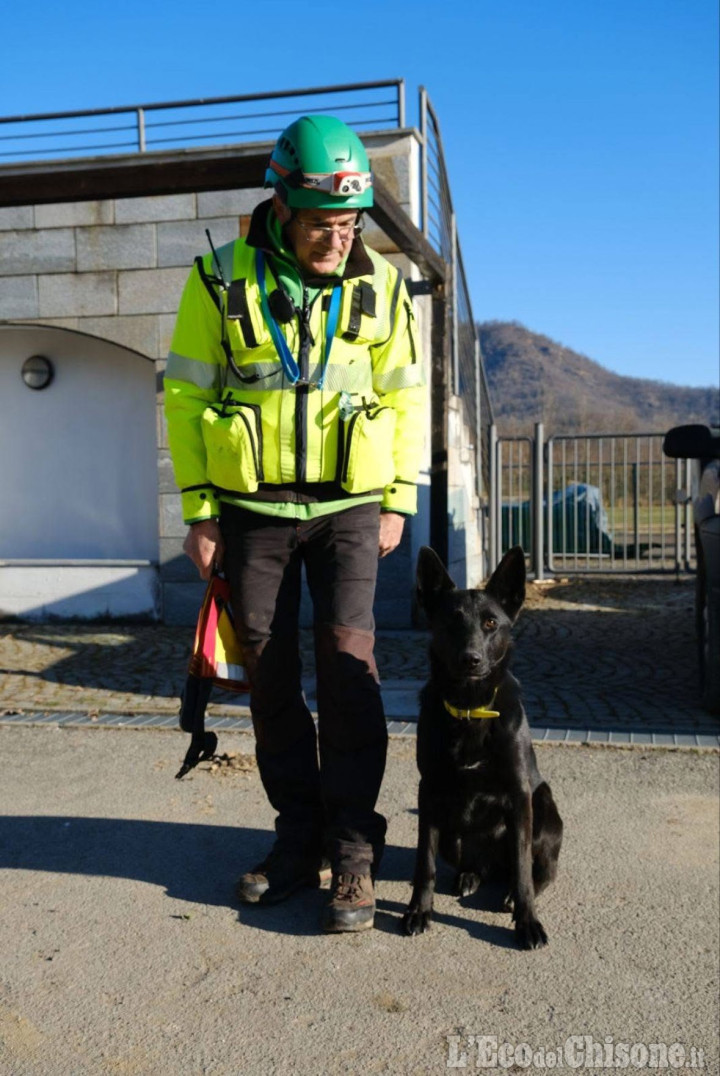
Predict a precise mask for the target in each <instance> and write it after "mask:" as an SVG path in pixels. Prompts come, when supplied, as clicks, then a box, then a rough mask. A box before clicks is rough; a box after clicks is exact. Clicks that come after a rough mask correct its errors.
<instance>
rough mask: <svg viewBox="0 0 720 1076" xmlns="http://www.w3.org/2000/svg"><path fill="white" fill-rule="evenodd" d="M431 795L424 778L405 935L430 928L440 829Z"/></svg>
mask: <svg viewBox="0 0 720 1076" xmlns="http://www.w3.org/2000/svg"><path fill="white" fill-rule="evenodd" d="M433 814H434V812H433V803H432V797H431V795H430V793H429V791H428V789H427V786H426V785H425V783H424V781H423V780H421V781H420V791H419V795H418V816H419V817H418V844H417V855H416V859H415V875H414V878H413V891H412V897H411V898H410V903H409V904H408V908H407V911H406V912H405V915H404V916H403V918H402V930H403V933H404V934H422V933H423V932H424V931H426V930H428V929H429V927H430V921H431V919H432V910H433V895H434V893H435V877H436V861H437V852H438V842H439V839H440V828H439V826H438V825H437V823H436V822H435V821H434V819H433Z"/></svg>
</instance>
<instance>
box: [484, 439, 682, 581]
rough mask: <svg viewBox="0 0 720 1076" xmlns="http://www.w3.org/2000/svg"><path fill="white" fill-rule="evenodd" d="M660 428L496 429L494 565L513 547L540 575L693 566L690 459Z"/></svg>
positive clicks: (666, 570) (538, 576) (494, 449)
mask: <svg viewBox="0 0 720 1076" xmlns="http://www.w3.org/2000/svg"><path fill="white" fill-rule="evenodd" d="M663 437H664V434H662V433H655V432H653V433H632V434H622V433H601V434H579V435H563V436H557V437H550V438H548V439H547V441H545V439H544V432H543V427H542V425H541V424H538V425H537V426H536V428H535V437H534V438H531V437H511V438H498V437H497V436H496V435H494V438H493V440H494V448H493V500H492V505H491V527H490V532H491V533H490V538H491V565H495V564H497V563H498V562H499V560H500V558H501V556H502V554H503V553H504V552H505V551H506V550H507V549H509V548H510V547H511V546H513V545H520V546H522V548H523V549H524V550H525V551H526V553H527V556H528V561H529V564H530V567H531V569H532V571H533V573H534V574H535V577H536V578H539V579H542V578H543V575H544V572H545V570H549V571H551V572H561V573H567V574H578V573H592V572H613V573H633V574H640V573H652V572H687V571H692V570H694V567H695V559H694V544H693V541H692V530H693V520H692V508H691V505H690V496H689V489H690V477H691V475H690V471H691V463H690V461H689V460H669V459H668V458H667V457H666V456H665V455H664V454H663V451H662V443H663Z"/></svg>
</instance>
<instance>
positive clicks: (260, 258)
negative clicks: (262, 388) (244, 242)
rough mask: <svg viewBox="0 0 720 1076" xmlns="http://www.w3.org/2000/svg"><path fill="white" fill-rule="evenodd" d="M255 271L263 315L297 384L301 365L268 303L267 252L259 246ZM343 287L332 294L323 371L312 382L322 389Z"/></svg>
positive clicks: (286, 370) (289, 375)
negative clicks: (316, 379)
mask: <svg viewBox="0 0 720 1076" xmlns="http://www.w3.org/2000/svg"><path fill="white" fill-rule="evenodd" d="M255 273H256V275H257V280H258V286H259V288H260V307H261V309H262V315H263V318H264V319H265V324H266V325H267V327H268V330H269V331H270V335H271V336H272V341H273V344H274V345H275V350H276V351H277V353H278V355H279V356H280V362H281V363H282V368H283V372H284V374H285V376H286V377H287V379H288V381H289V382H290V384H291V385H297V383H298V381H300V367H299V366H298V364H297V362H296V361H295V356H294V355H293V353H292V351H291V350H290V348H289V347H288V342H287V340H286V339H285V336H284V335H283V333H282V331H281V329H280V326H279V325H278V323H277V322H276V321H275V318H274V317H273V316H272V312H271V310H270V304H269V303H268V295H267V286H266V284H265V254H264V252H263V251H262V250H260V249H259V248H258V249H257V250H256V252H255ZM341 291H342V287H341V286H340V285H337V286H336V287H334V288H333V289H332V295H331V296H330V306H329V308H328V315H327V324H326V326H325V346H324V348H323V355H322V360H321V362H322V373H321V374H320V378H319V380H318V381H315V382H312V385H311V387H312V388H317V389H321V388H322V387H323V385H324V383H325V374H326V373H327V368H328V363H329V361H330V350H331V348H332V342H333V340H334V339H335V330H336V328H337V323H338V318H339V316H340V293H341Z"/></svg>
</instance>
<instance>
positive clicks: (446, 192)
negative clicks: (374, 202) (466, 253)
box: [420, 89, 493, 503]
mask: <svg viewBox="0 0 720 1076" xmlns="http://www.w3.org/2000/svg"><path fill="white" fill-rule="evenodd" d="M420 145H421V192H422V223H423V232H424V234H425V236H426V237H427V239H428V240H429V242H430V243H432V245H433V246H434V247H435V249H436V250H437V251H438V252H439V253H440V254H442V257H443V258H444V260H445V262H446V264H447V265H448V267H449V269H450V278H449V301H450V311H449V313H450V319H451V341H452V390H453V392H454V393H455V394H456V395H457V396H459V397H460V399H461V401H462V407H463V414H464V417H465V423H466V426H467V427H468V429H469V430H470V431H472V433H473V436H474V442H475V443H474V449H475V454H476V471H475V473H476V491H477V493H478V496H479V497H480V502H481V503H487V502H488V500H489V496H490V481H491V467H490V458H491V457H490V429H491V426H492V421H493V415H492V404H491V403H490V392H489V389H488V384H487V378H486V376H485V368H484V364H483V361H482V352H481V349H480V337H479V334H478V331H477V326H476V323H475V318H474V316H473V311H472V303H471V301H470V291H469V288H468V282H467V276H466V273H465V266H464V264H463V257H462V250H461V248H460V242H459V240H458V233H457V221H456V218H455V212H454V210H453V203H452V196H451V193H450V183H449V180H448V175H447V170H446V167H445V154H444V151H443V144H442V137H441V134H440V125H439V123H438V119H437V116H436V114H435V111H434V109H433V107H432V105H431V104H430V101H429V100H428V96H427V93H426V91H425V90H424V89H421V91H420Z"/></svg>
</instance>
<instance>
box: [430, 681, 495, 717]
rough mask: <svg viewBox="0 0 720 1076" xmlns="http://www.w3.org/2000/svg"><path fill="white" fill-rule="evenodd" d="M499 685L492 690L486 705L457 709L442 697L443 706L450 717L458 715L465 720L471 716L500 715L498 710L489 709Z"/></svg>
mask: <svg viewBox="0 0 720 1076" xmlns="http://www.w3.org/2000/svg"><path fill="white" fill-rule="evenodd" d="M499 687H500V685H499V684H498V686H497V687H496V688H495V690H494V691H493V695H492V698H491V699H490V702H489V703H488V705H487V706H478V707H476V708H475V709H474V710H458V708H457V706H451V705H450V703H449V702H446V701H445V699H443V706H444V707H445V709H446V710H447V712H448V713H449V714H450V715H451V716H452V717H459V718H461V719H466V720H467V719H469V718H471V717H500V711H499V710H493V709H491V707H492V705H493V703H494V702H495V697H496V695H497V693H498V689H499Z"/></svg>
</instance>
